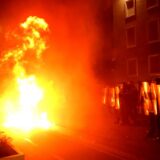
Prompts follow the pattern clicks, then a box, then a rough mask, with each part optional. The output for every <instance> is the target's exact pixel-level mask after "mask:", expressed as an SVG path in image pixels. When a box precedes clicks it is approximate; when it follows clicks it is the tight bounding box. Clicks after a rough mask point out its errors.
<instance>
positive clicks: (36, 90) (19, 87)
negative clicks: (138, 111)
mask: <svg viewBox="0 0 160 160" xmlns="http://www.w3.org/2000/svg"><path fill="white" fill-rule="evenodd" d="M19 28H20V30H21V32H22V33H21V34H18V35H17V36H18V37H19V39H20V43H18V45H17V46H16V47H15V48H14V49H12V50H9V51H7V52H6V53H5V54H4V56H3V58H2V62H8V63H10V61H11V60H12V61H13V64H14V66H13V69H12V72H13V75H14V81H13V82H14V85H15V88H16V89H15V90H14V92H15V93H14V95H17V96H16V98H15V97H9V98H10V103H9V106H7V105H6V106H5V107H6V118H5V123H4V126H5V127H9V128H12V127H14V128H18V129H23V130H25V131H26V130H27V131H28V130H31V129H33V128H49V127H51V123H50V122H49V120H48V117H47V113H46V112H40V110H39V107H38V106H39V105H40V102H41V101H42V100H43V98H44V93H45V92H44V88H43V87H42V86H40V85H39V83H38V77H37V76H36V75H35V74H29V73H28V72H27V69H28V68H27V67H26V64H32V61H34V60H38V59H40V58H41V57H42V56H41V55H42V53H43V52H44V50H45V49H46V48H47V47H46V40H45V38H44V33H45V32H47V31H48V24H47V23H46V22H45V20H44V19H42V18H39V17H36V16H30V17H28V18H27V20H26V21H25V22H24V23H22V24H20V27H19ZM37 63H38V62H37ZM34 65H36V64H34ZM31 67H32V70H33V71H34V66H31ZM13 99H14V100H13ZM15 99H16V100H15ZM15 101H16V102H15Z"/></svg>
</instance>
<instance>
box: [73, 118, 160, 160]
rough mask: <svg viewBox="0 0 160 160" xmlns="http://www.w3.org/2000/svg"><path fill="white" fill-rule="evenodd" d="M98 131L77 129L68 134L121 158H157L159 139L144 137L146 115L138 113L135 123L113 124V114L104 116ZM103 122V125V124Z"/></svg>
mask: <svg viewBox="0 0 160 160" xmlns="http://www.w3.org/2000/svg"><path fill="white" fill-rule="evenodd" d="M106 117H108V118H106V119H105V120H104V122H103V125H102V126H103V127H102V128H101V130H100V131H93V130H88V131H86V130H79V131H72V132H70V134H71V135H72V136H73V135H75V136H77V138H79V140H80V141H84V143H86V144H88V145H89V146H90V147H92V148H94V149H95V150H98V151H101V152H103V153H106V154H109V155H112V156H114V157H115V158H118V159H123V160H153V159H154V160H159V159H160V141H157V140H155V139H153V138H146V133H147V130H148V117H146V116H143V115H139V120H138V123H137V124H136V125H133V124H126V125H123V124H115V123H114V117H113V116H106ZM104 124H105V125H104Z"/></svg>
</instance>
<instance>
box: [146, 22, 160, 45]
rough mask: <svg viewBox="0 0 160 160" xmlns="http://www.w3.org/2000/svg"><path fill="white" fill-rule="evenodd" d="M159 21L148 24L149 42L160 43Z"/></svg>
mask: <svg viewBox="0 0 160 160" xmlns="http://www.w3.org/2000/svg"><path fill="white" fill-rule="evenodd" d="M159 37H160V31H159V19H153V20H150V21H149V22H148V42H150V43H152V42H156V41H159Z"/></svg>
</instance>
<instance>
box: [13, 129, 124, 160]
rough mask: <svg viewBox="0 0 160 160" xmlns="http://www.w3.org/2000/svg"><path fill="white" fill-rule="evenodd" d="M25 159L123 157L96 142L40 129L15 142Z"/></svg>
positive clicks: (113, 159)
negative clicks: (97, 144)
mask: <svg viewBox="0 0 160 160" xmlns="http://www.w3.org/2000/svg"><path fill="white" fill-rule="evenodd" d="M15 143H16V144H15V145H16V147H18V148H19V149H20V150H21V151H22V152H23V153H24V154H25V160H118V159H121V157H119V156H117V155H114V154H112V153H110V152H109V151H107V150H104V149H102V148H101V147H99V146H96V145H95V144H94V142H91V141H86V140H83V138H82V139H81V138H77V137H75V136H71V135H67V134H63V133H62V132H59V131H40V132H36V133H35V134H34V135H32V136H30V137H29V138H27V137H21V138H19V140H17V141H16V142H15Z"/></svg>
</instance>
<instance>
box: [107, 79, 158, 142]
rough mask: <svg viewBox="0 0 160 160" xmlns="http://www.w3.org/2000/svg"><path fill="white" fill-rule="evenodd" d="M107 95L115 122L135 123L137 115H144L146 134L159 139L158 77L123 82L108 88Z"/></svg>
mask: <svg viewBox="0 0 160 160" xmlns="http://www.w3.org/2000/svg"><path fill="white" fill-rule="evenodd" d="M107 96H108V97H109V99H108V101H110V106H111V108H113V109H114V114H115V117H116V118H115V122H116V123H118V124H129V125H130V124H136V123H138V121H137V117H138V116H139V115H145V116H146V117H147V120H148V122H149V127H148V132H147V134H146V136H147V137H151V138H156V139H158V140H160V79H155V80H152V81H150V82H140V83H137V84H135V83H133V82H124V83H122V84H119V85H117V86H115V87H112V88H110V90H109V92H108V94H107ZM107 96H106V97H107Z"/></svg>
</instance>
